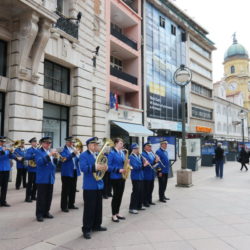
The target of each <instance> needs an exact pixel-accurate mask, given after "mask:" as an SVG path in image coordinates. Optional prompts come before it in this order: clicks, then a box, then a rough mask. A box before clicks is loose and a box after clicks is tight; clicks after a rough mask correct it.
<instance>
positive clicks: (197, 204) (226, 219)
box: [0, 162, 250, 250]
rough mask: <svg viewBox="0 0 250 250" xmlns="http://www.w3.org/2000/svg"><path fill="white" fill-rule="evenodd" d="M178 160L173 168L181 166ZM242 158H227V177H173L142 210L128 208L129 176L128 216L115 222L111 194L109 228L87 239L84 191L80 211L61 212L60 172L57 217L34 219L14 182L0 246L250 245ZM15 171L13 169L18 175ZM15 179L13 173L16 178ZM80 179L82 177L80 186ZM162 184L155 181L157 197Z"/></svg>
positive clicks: (3, 212) (249, 197)
mask: <svg viewBox="0 0 250 250" xmlns="http://www.w3.org/2000/svg"><path fill="white" fill-rule="evenodd" d="M179 167H180V166H179V163H177V164H175V165H174V171H176V170H177V169H178V168H179ZM239 169H240V166H239V163H232V162H229V163H227V164H226V165H225V168H224V172H225V175H224V179H222V180H221V179H218V178H215V174H214V168H211V167H202V168H200V169H199V171H197V172H193V183H194V186H193V187H191V188H177V187H175V183H176V179H175V178H171V179H170V180H169V187H168V192H167V196H168V197H170V198H171V200H170V201H168V202H167V203H166V204H163V203H159V202H157V205H156V206H151V207H150V208H149V209H147V210H146V211H141V212H140V213H139V214H138V215H131V214H129V213H128V203H129V197H130V193H131V181H130V180H128V181H127V183H126V190H125V194H124V197H123V202H122V211H121V213H122V214H123V215H125V216H126V218H127V219H126V221H121V222H119V223H113V222H111V214H110V213H111V209H110V202H111V199H108V200H104V202H103V204H104V211H103V215H104V218H103V225H104V226H107V227H108V231H107V232H99V233H94V234H93V235H92V236H93V237H92V239H91V240H85V239H84V238H83V237H82V233H81V221H82V191H81V190H80V192H79V193H77V199H76V205H77V206H79V208H80V209H79V210H77V211H75V210H74V211H70V212H69V213H62V212H61V211H60V191H61V181H60V176H59V175H57V180H56V184H55V189H54V196H53V201H52V209H51V213H52V214H53V215H54V216H55V218H54V219H53V220H48V219H47V220H46V221H45V222H43V223H39V222H37V221H36V220H35V216H34V215H35V203H34V202H33V203H31V204H30V203H25V202H24V189H20V190H15V189H14V181H13V182H12V183H10V186H9V192H8V196H7V198H8V199H7V201H8V202H9V203H10V204H11V205H12V206H11V207H10V208H4V207H2V208H0V249H1V250H5V249H11V250H13V249H29V250H37V249H38V250H40V249H42V250H43V249H46V250H50V249H115V250H123V249H132V250H137V249H143V250H148V249H157V250H158V249H159V250H160V249H167V250H168V249H169V250H170V249H171V250H172V249H178V250H191V249H199V250H203V249H208V250H224V249H227V250H229V249H247V250H249V249H250V173H248V172H245V171H243V172H241V171H240V170H239ZM14 174H15V173H13V175H14ZM13 179H14V178H13ZM81 183H82V180H81V179H79V181H78V188H79V189H80V187H81ZM157 189H158V184H157V181H156V182H155V193H154V200H155V201H157V200H158V199H157Z"/></svg>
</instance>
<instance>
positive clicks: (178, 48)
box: [144, 2, 186, 127]
mask: <svg viewBox="0 0 250 250" xmlns="http://www.w3.org/2000/svg"><path fill="white" fill-rule="evenodd" d="M144 10H145V15H144V16H145V23H144V24H145V26H144V27H145V31H144V32H145V33H144V34H145V36H146V39H145V50H144V51H145V54H146V57H145V62H144V63H145V78H144V79H145V86H146V100H147V117H148V118H154V119H161V120H167V121H173V122H180V121H181V116H182V114H181V111H182V110H181V93H180V87H179V86H177V85H176V84H175V83H174V81H173V75H174V72H175V70H176V69H177V68H178V67H179V66H180V65H181V64H186V33H185V31H184V30H183V29H181V28H180V27H178V25H177V24H176V23H174V22H173V21H172V20H171V19H169V18H168V17H167V16H166V15H164V14H163V13H162V12H161V11H160V10H158V9H157V8H156V7H154V6H153V5H152V4H151V3H148V2H146V3H145V7H144ZM176 127H177V126H176Z"/></svg>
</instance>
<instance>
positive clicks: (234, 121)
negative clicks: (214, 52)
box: [214, 81, 248, 142]
mask: <svg viewBox="0 0 250 250" xmlns="http://www.w3.org/2000/svg"><path fill="white" fill-rule="evenodd" d="M243 103H244V99H243V94H242V93H241V92H236V93H234V94H231V95H226V83H225V82H223V81H220V82H217V83H215V84H214V121H215V129H214V138H215V139H217V140H221V141H238V142H239V141H242V121H241V120H240V118H239V115H238V114H239V113H240V112H241V111H242V110H243V111H245V112H247V109H245V108H244V107H243ZM244 139H245V141H247V140H248V120H247V119H245V120H244Z"/></svg>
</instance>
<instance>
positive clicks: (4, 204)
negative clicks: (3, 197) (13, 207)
mask: <svg viewBox="0 0 250 250" xmlns="http://www.w3.org/2000/svg"><path fill="white" fill-rule="evenodd" d="M1 207H10V204H8V203H7V202H5V203H2V204H1Z"/></svg>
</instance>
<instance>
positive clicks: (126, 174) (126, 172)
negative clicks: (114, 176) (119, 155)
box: [122, 149, 133, 180]
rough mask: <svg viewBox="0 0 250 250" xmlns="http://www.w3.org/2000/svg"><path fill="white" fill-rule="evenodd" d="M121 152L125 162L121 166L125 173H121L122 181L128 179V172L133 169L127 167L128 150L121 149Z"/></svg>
mask: <svg viewBox="0 0 250 250" xmlns="http://www.w3.org/2000/svg"><path fill="white" fill-rule="evenodd" d="M123 151H125V160H124V164H123V169H124V170H125V171H124V172H123V173H122V178H123V179H124V180H126V179H128V177H129V174H130V171H131V169H133V168H132V167H131V166H130V165H129V159H128V150H127V149H123Z"/></svg>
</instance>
